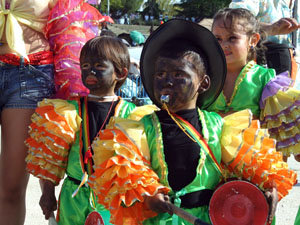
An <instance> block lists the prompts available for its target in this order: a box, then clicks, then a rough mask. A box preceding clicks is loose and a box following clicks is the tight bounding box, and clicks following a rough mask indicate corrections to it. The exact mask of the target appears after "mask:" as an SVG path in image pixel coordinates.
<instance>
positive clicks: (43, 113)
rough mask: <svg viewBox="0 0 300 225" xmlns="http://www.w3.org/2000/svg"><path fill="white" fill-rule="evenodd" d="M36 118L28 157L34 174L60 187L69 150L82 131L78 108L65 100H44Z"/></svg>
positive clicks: (36, 113)
mask: <svg viewBox="0 0 300 225" xmlns="http://www.w3.org/2000/svg"><path fill="white" fill-rule="evenodd" d="M38 106H39V107H38V108H37V109H36V111H35V113H34V114H33V115H32V118H31V120H32V122H33V123H32V124H31V125H30V126H29V135H30V137H29V138H28V139H27V140H26V141H25V144H26V145H27V146H28V155H27V157H26V162H27V170H28V171H29V173H31V174H32V175H34V176H36V177H39V178H42V179H47V180H50V181H52V182H53V183H54V184H58V183H59V181H60V180H61V179H62V178H63V177H64V174H65V169H66V167H67V158H68V154H69V148H70V145H71V144H72V142H73V141H74V139H75V133H76V131H78V130H79V128H80V123H81V118H80V117H79V116H78V115H77V112H76V109H75V106H74V105H72V104H70V103H68V102H67V101H65V100H60V99H44V100H43V101H42V102H40V103H39V105H38Z"/></svg>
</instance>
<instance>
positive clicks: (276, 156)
mask: <svg viewBox="0 0 300 225" xmlns="http://www.w3.org/2000/svg"><path fill="white" fill-rule="evenodd" d="M251 118H252V114H251V112H250V110H243V111H240V112H237V113H234V114H231V115H229V116H227V117H225V118H224V121H225V122H224V127H223V133H222V139H221V145H222V161H223V162H224V163H225V165H226V166H227V167H228V168H229V170H230V171H231V172H233V173H235V174H236V175H237V176H238V177H240V178H242V179H247V180H249V181H250V182H252V183H254V184H256V185H257V186H259V187H260V188H261V189H263V190H264V189H269V188H272V187H277V190H278V198H279V199H281V198H282V197H284V196H285V195H287V194H288V191H289V190H291V189H292V186H293V185H294V184H295V183H296V180H297V173H296V172H294V171H292V170H290V169H289V168H288V165H287V163H285V162H284V161H283V160H282V154H281V153H279V152H276V149H275V144H276V142H275V140H274V139H272V138H270V137H269V134H268V131H267V129H261V128H260V123H259V121H258V120H253V121H252V120H251Z"/></svg>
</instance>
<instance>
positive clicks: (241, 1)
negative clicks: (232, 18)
mask: <svg viewBox="0 0 300 225" xmlns="http://www.w3.org/2000/svg"><path fill="white" fill-rule="evenodd" d="M260 2H261V1H260V0H232V1H231V3H230V4H229V8H243V9H248V10H249V11H250V12H251V13H252V14H253V15H254V16H257V15H258V13H259V9H260Z"/></svg>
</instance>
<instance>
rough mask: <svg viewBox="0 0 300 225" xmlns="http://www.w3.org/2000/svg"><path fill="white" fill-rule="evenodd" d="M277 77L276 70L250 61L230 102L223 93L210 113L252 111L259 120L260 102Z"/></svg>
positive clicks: (238, 81) (238, 80)
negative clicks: (267, 85) (264, 92)
mask: <svg viewBox="0 0 300 225" xmlns="http://www.w3.org/2000/svg"><path fill="white" fill-rule="evenodd" d="M275 76H276V74H275V70H274V69H267V68H264V67H262V66H260V65H257V64H256V63H255V62H254V61H250V62H249V63H248V64H247V65H246V66H245V67H244V68H243V69H242V71H241V72H240V74H239V76H238V77H237V79H236V81H235V85H234V91H233V93H232V96H231V98H230V100H227V99H226V97H225V96H224V94H223V92H221V94H220V95H219V97H218V98H217V100H216V101H215V102H214V103H213V104H212V105H211V106H209V107H208V109H207V110H208V111H213V112H222V113H227V112H229V111H240V110H243V109H250V110H251V111H252V113H253V115H255V116H257V118H259V116H260V107H259V102H260V98H261V95H262V92H263V89H264V87H265V86H266V84H267V83H268V82H269V81H270V80H271V79H273V78H274V77H275Z"/></svg>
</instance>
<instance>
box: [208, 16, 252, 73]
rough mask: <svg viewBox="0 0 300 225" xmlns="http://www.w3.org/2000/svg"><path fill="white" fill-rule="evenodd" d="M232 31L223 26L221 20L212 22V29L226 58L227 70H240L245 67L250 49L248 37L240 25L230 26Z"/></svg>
mask: <svg viewBox="0 0 300 225" xmlns="http://www.w3.org/2000/svg"><path fill="white" fill-rule="evenodd" d="M231 27H232V30H228V28H226V27H225V26H224V22H223V20H217V21H215V22H214V26H213V28H212V32H213V34H214V35H215V36H216V38H217V40H218V41H219V44H220V45H221V47H222V49H223V52H224V54H225V57H226V63H227V67H228V68H241V67H243V66H245V65H246V63H247V57H248V53H249V49H250V44H249V37H248V36H247V34H246V32H245V31H244V28H243V26H242V25H241V24H239V23H237V22H235V23H233V24H231Z"/></svg>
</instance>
